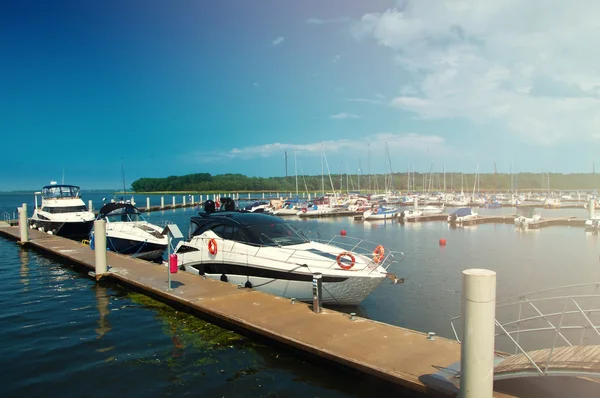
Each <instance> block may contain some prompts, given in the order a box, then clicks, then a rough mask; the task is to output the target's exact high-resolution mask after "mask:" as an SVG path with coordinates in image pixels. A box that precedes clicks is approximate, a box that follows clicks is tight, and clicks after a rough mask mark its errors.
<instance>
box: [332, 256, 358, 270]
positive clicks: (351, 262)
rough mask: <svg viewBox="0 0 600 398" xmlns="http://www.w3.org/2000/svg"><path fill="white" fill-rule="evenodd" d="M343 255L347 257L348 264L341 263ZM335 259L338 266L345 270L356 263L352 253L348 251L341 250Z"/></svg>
mask: <svg viewBox="0 0 600 398" xmlns="http://www.w3.org/2000/svg"><path fill="white" fill-rule="evenodd" d="M343 257H349V258H350V264H345V263H342V258H343ZM336 260H337V264H338V265H339V267H340V268H341V269H345V270H349V269H350V268H352V267H354V264H355V263H356V259H355V258H354V255H353V254H352V253H350V252H341V253H340V254H338V256H337V258H336Z"/></svg>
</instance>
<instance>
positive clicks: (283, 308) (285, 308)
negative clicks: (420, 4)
mask: <svg viewBox="0 0 600 398" xmlns="http://www.w3.org/2000/svg"><path fill="white" fill-rule="evenodd" d="M0 235H2V236H5V237H8V238H10V239H13V240H18V239H19V229H18V227H6V226H2V227H0ZM29 239H30V241H29V242H28V243H26V245H27V246H29V247H32V248H35V249H38V250H41V251H43V252H46V253H50V254H53V255H56V256H59V257H61V258H63V259H64V260H66V261H71V262H73V263H76V264H79V265H81V266H83V267H84V268H87V269H90V270H93V269H94V261H95V253H94V251H92V250H91V249H90V248H89V246H86V245H83V244H80V243H78V242H75V241H72V240H68V239H65V238H61V237H57V236H53V235H48V234H45V233H42V232H39V231H36V230H29ZM107 262H108V265H109V272H108V274H106V275H105V276H104V277H105V278H107V279H113V280H116V281H118V282H120V283H123V284H125V285H129V286H132V287H135V288H137V289H139V290H140V291H142V292H144V293H146V294H148V295H151V296H154V297H157V298H160V299H162V300H164V301H167V302H171V303H177V304H179V305H182V306H184V307H186V308H188V309H190V310H191V311H195V312H197V313H201V314H203V315H204V316H206V317H208V318H210V319H216V320H218V321H220V323H224V324H225V325H228V326H231V327H232V328H233V329H236V330H238V331H241V332H246V333H250V334H256V335H260V336H262V337H265V338H268V339H272V340H273V341H275V342H278V343H282V344H284V345H286V346H289V347H291V348H293V349H297V350H300V351H302V352H304V353H307V354H309V355H311V356H313V357H315V358H318V359H321V360H325V361H331V362H333V363H336V364H338V365H342V366H343V367H347V368H350V369H354V370H356V371H359V372H360V373H364V374H368V375H370V376H374V377H378V378H381V379H384V380H387V381H389V382H392V383H395V384H397V385H400V386H403V387H405V388H407V389H410V390H413V391H416V392H421V393H432V394H434V395H436V396H448V397H450V396H455V395H456V393H457V391H458V389H457V384H456V383H458V381H457V380H453V381H449V379H453V378H454V377H453V376H454V375H455V371H452V370H449V369H456V368H457V363H458V362H459V360H460V344H459V343H458V342H456V341H454V340H449V339H445V338H440V337H437V338H435V339H433V340H430V339H428V336H427V335H426V334H424V333H421V332H417V331H413V330H408V329H404V328H401V327H397V326H392V325H388V324H384V323H381V322H376V321H372V320H368V319H364V318H356V319H355V320H352V319H350V318H349V316H348V315H347V314H344V313H341V312H338V311H334V310H331V309H324V310H323V312H322V313H320V314H316V313H314V312H312V310H311V307H310V306H309V305H308V304H305V303H298V302H297V303H295V304H293V303H291V301H290V300H288V299H285V298H282V297H278V296H273V295H269V294H266V293H262V292H258V291H255V290H251V289H246V288H238V287H237V286H235V285H232V284H229V283H225V282H220V281H215V280H211V279H203V278H202V277H199V276H196V275H192V274H189V273H185V272H179V273H177V274H173V275H172V278H171V279H172V286H173V289H172V290H171V291H168V290H167V268H166V267H164V266H162V265H157V264H152V263H149V262H146V261H143V260H138V259H133V258H131V257H129V256H124V255H120V254H116V253H113V252H107ZM495 396H496V397H508V396H512V395H505V394H499V393H497V394H495Z"/></svg>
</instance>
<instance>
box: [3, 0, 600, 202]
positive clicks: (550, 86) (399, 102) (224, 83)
mask: <svg viewBox="0 0 600 398" xmlns="http://www.w3.org/2000/svg"><path fill="white" fill-rule="evenodd" d="M552 3H555V4H553V5H552V6H551V5H549V4H548V2H543V4H542V3H541V2H522V1H517V0H503V1H494V2H481V1H475V0H473V1H460V0H457V1H454V2H447V1H431V0H419V1H409V0H404V1H382V0H375V1H368V2H367V1H348V0H337V1H336V0H332V1H327V2H323V1H317V0H309V1H302V2H299V1H297V2H291V1H275V0H273V1H240V0H238V1H218V2H216V1H215V2H209V1H176V2H167V1H147V0H144V1H142V0H139V1H123V2H121V1H105V2H100V1H66V0H64V1H21V0H19V1H16V0H15V1H10V0H9V1H4V2H3V3H2V11H1V12H0V54H1V56H0V132H1V136H2V148H3V149H4V151H2V156H0V191H4V190H13V189H37V188H39V187H40V186H42V185H44V184H46V183H48V182H49V181H50V180H51V179H55V180H58V181H60V179H61V175H62V173H63V169H64V172H65V182H67V183H73V184H78V185H81V186H82V187H83V188H119V187H120V186H121V185H122V183H121V159H123V161H124V165H125V174H126V179H127V182H128V183H131V182H132V181H133V180H135V179H137V178H140V177H164V176H168V175H182V174H189V173H196V172H209V173H212V174H221V173H243V174H246V175H250V176H281V175H284V174H285V164H284V151H287V152H288V158H289V161H288V172H289V174H291V175H292V174H293V173H294V161H293V159H294V152H295V153H296V155H297V159H298V171H299V173H300V172H302V173H304V174H320V173H321V149H323V151H324V153H325V155H326V158H327V162H328V164H329V168H330V170H331V172H335V173H338V172H340V171H343V172H350V173H358V170H359V168H361V169H362V173H363V174H367V173H368V172H369V164H370V169H371V172H373V173H383V172H387V171H389V169H390V165H391V168H392V170H393V171H395V172H402V171H406V168H407V167H408V166H409V165H410V166H411V168H412V166H413V165H414V167H415V169H416V170H417V171H429V170H430V168H431V167H432V162H433V169H434V171H441V170H442V167H443V166H444V165H445V167H446V170H450V171H457V172H460V171H463V172H475V170H476V167H477V163H478V162H479V164H480V171H481V172H492V171H493V161H496V163H497V165H498V171H501V172H508V171H509V168H510V164H511V163H513V164H514V166H513V169H514V170H515V171H533V172H542V171H544V172H545V171H551V172H567V173H568V172H590V171H591V169H592V162H594V161H595V160H597V157H596V154H597V152H598V149H599V145H598V144H599V140H600V106H599V104H600V102H599V95H600V75H598V73H597V70H598V67H597V65H599V64H600V63H599V62H598V61H600V59H597V58H600V53H598V52H597V51H596V49H595V43H596V41H597V37H598V36H599V35H600V25H598V24H597V22H596V20H595V19H596V16H597V15H599V11H600V9H599V8H600V4H599V3H597V2H592V1H589V2H588V1H581V2H577V3H573V4H571V3H567V2H558V1H557V2H552ZM386 145H387V146H388V148H389V153H390V159H389V160H388V159H387V156H386V151H385V146H386ZM369 154H370V156H369ZM369 158H370V162H369Z"/></svg>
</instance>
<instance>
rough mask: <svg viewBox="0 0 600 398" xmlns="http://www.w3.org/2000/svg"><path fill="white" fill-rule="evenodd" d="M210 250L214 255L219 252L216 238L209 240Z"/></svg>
mask: <svg viewBox="0 0 600 398" xmlns="http://www.w3.org/2000/svg"><path fill="white" fill-rule="evenodd" d="M208 252H209V253H210V254H212V255H213V256H214V255H215V254H217V241H216V240H215V238H212V239H211V240H209V241H208Z"/></svg>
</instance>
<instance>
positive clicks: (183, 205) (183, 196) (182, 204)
mask: <svg viewBox="0 0 600 398" xmlns="http://www.w3.org/2000/svg"><path fill="white" fill-rule="evenodd" d="M181 206H182V207H185V195H182V196H181Z"/></svg>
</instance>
